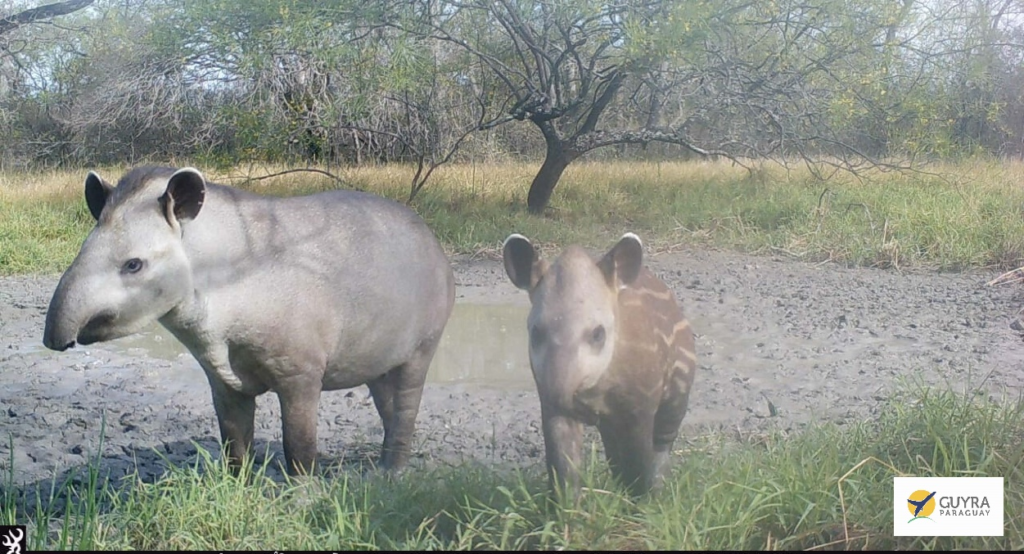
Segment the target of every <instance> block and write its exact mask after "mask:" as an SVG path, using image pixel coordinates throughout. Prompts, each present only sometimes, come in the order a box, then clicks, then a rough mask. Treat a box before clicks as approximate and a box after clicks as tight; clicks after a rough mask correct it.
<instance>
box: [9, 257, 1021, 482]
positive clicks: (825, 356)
mask: <svg viewBox="0 0 1024 554" xmlns="http://www.w3.org/2000/svg"><path fill="white" fill-rule="evenodd" d="M648 265H649V266H650V267H651V268H652V269H653V270H655V271H656V272H657V273H658V274H659V275H661V276H662V277H663V278H664V279H665V280H666V281H667V282H668V283H669V285H670V286H671V287H672V288H673V289H674V290H675V292H676V294H677V295H678V297H679V298H680V300H681V301H682V303H683V306H684V310H685V311H686V313H687V314H688V315H689V316H690V317H691V319H692V320H693V323H694V328H695V331H696V332H697V343H698V355H699V362H700V373H699V374H698V376H697V380H696V383H695V389H694V395H693V397H692V400H691V409H690V412H689V414H688V415H687V417H686V420H685V421H684V423H683V435H684V436H685V435H693V434H697V433H701V432H704V431H706V430H707V429H709V428H727V429H739V430H741V431H742V430H748V431H753V430H758V429H763V428H765V427H766V426H781V427H783V428H798V427H799V426H800V425H802V424H804V423H806V422H808V421H811V420H813V419H820V418H828V419H833V420H849V419H851V418H866V417H870V416H871V413H872V411H873V410H874V409H875V408H876V407H877V405H878V402H879V401H880V400H881V399H884V398H885V397H886V396H887V395H888V394H889V393H890V391H891V390H892V386H893V383H894V379H895V378H897V377H898V376H911V375H913V374H914V372H915V371H920V375H921V377H922V378H923V379H924V380H925V381H926V382H928V383H931V384H940V385H941V384H943V383H944V382H948V383H949V384H950V385H952V386H954V387H956V388H957V389H963V387H964V386H965V384H966V383H968V381H969V382H970V383H971V384H973V385H974V386H978V385H979V384H980V385H981V386H983V387H984V388H986V389H988V390H990V391H992V392H994V393H997V394H998V393H1001V392H1003V391H1007V392H1009V393H1010V394H1014V395H1015V394H1017V392H1018V391H1020V390H1021V385H1022V384H1024V344H1022V341H1021V338H1020V337H1019V336H1018V334H1017V333H1015V332H1013V331H1011V330H1010V329H1009V328H1008V323H1009V321H1010V318H1011V317H1012V316H1013V314H1014V313H1015V312H1016V310H1017V308H1018V307H1019V306H1020V305H1021V304H1024V290H1022V289H1020V288H1018V287H1013V286H998V287H988V286H986V285H985V283H986V282H987V281H988V280H990V279H991V278H993V277H994V276H995V275H996V273H994V272H971V273H966V274H936V273H934V272H927V271H913V272H896V271H882V270H872V269H846V268H841V267H837V266H834V265H831V264H819V265H814V264H806V263H801V262H793V261H788V260H778V259H771V258H764V257H752V256H745V255H739V254H733V253H725V252H716V251H703V250H701V251H684V252H675V253H666V254H660V255H656V256H651V257H649V258H648ZM455 267H456V276H457V280H458V283H459V287H458V295H459V302H471V303H490V304H501V303H509V304H518V305H520V306H522V305H526V304H527V303H528V300H527V298H526V294H525V293H522V292H520V291H518V290H516V289H515V288H514V287H512V285H511V284H509V283H508V281H507V279H506V277H505V273H504V270H503V269H502V267H501V263H500V261H498V260H489V259H477V260H469V259H457V260H456V261H455ZM56 281H57V276H54V275H47V276H29V277H5V278H0V429H2V430H3V433H2V435H3V436H2V439H3V440H2V441H0V470H2V471H3V475H7V473H8V467H9V461H10V460H11V459H12V452H11V447H10V442H9V440H8V436H10V437H11V440H12V441H13V461H14V468H15V469H14V480H15V482H16V484H17V485H19V486H20V487H26V488H34V487H35V486H36V485H38V484H42V485H43V486H44V487H46V488H49V482H50V479H51V478H52V477H53V476H54V475H57V476H58V478H62V477H64V476H66V475H68V474H69V472H70V471H73V470H75V469H78V468H81V467H83V466H84V465H85V464H86V463H87V462H88V460H89V459H90V458H91V457H94V456H95V455H96V453H97V448H98V447H99V441H100V435H101V429H100V427H101V422H102V421H103V420H104V415H105V424H106V427H105V430H104V435H105V438H104V443H103V445H102V451H101V452H100V456H101V469H102V470H103V471H104V473H109V474H110V476H111V477H115V478H116V477H118V476H120V475H123V474H125V473H126V472H128V471H130V470H132V469H133V468H134V467H136V466H137V467H138V468H139V472H140V476H141V477H142V478H143V479H146V480H149V479H154V478H155V477H157V476H158V475H159V474H160V473H161V472H162V471H163V469H164V468H165V467H166V463H172V464H183V463H187V462H189V461H192V460H194V459H195V455H196V450H195V448H194V446H193V442H195V443H198V444H199V445H200V446H201V447H203V448H206V449H211V450H212V449H215V448H216V445H217V437H218V433H217V426H216V419H215V417H214V412H213V407H212V403H211V400H210V394H209V389H208V385H207V382H206V379H205V377H204V376H203V374H202V372H201V370H200V369H199V367H198V364H196V362H195V361H194V360H193V359H192V358H190V357H188V356H178V357H177V358H173V359H171V358H170V357H168V358H167V359H164V358H159V357H150V356H147V355H146V354H145V353H144V352H141V351H138V352H133V351H127V352H126V351H124V350H123V349H120V350H119V349H114V348H110V347H108V346H107V345H102V344H97V345H91V346H89V347H81V346H79V347H76V348H74V349H72V350H69V351H68V352H64V353H56V352H51V351H48V350H45V349H43V347H42V344H41V340H42V331H43V320H44V315H45V310H46V306H47V303H48V302H49V298H50V294H51V293H52V291H53V288H54V287H55V285H56ZM509 332H511V333H523V334H525V323H524V324H522V325H520V326H513V327H512V328H510V330H509ZM523 344H525V342H524V343H523ZM768 401H770V402H771V403H772V404H773V405H774V406H775V407H776V408H777V411H778V415H777V416H775V417H769V407H768V406H769V405H768ZM539 425H540V420H539V405H538V402H537V399H536V394H535V393H534V392H532V391H531V390H529V389H520V390H507V389H506V390H501V389H488V388H482V387H479V386H467V385H459V384H455V385H444V384H431V385H429V386H428V388H427V390H426V391H425V393H424V397H423V402H422V408H421V412H420V416H419V419H418V427H417V434H416V439H417V444H416V449H417V461H418V462H419V463H424V462H425V463H459V462H461V461H469V460H475V461H478V462H481V463H488V464H490V463H497V462H502V463H507V464H510V465H512V466H516V467H527V466H533V465H534V464H542V463H543V439H542V437H541V433H540V427H539ZM319 433H320V452H321V457H322V460H321V463H322V464H328V465H332V464H334V465H337V463H338V462H344V461H347V460H355V461H361V460H365V459H367V457H372V456H373V455H375V454H376V452H377V449H378V448H379V445H380V441H381V439H382V433H383V431H382V428H381V425H380V421H379V419H378V417H377V414H376V411H375V410H374V408H373V404H372V401H371V400H370V399H369V397H368V396H367V389H366V388H365V387H360V388H357V389H353V390H352V391H336V392H330V393H325V394H324V395H323V397H322V402H321V408H320V423H319ZM280 439H281V431H280V419H279V409H278V405H277V401H276V397H274V396H273V395H264V396H263V397H261V398H260V399H259V404H258V409H257V428H256V442H257V444H256V447H257V449H258V450H262V449H264V448H267V447H269V448H270V451H271V452H272V453H274V455H275V456H276V457H275V459H281V458H283V455H282V454H281V442H280Z"/></svg>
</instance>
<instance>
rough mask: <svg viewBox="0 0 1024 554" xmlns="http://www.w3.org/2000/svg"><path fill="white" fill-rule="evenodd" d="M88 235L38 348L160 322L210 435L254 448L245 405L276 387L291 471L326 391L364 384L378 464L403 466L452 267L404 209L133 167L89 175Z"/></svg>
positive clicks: (450, 290)
mask: <svg viewBox="0 0 1024 554" xmlns="http://www.w3.org/2000/svg"><path fill="white" fill-rule="evenodd" d="M85 197H86V201H87V203H88V205H89V209H90V211H91V212H92V214H93V216H94V217H95V218H96V219H97V224H96V227H95V228H93V230H92V231H91V233H90V234H89V236H88V237H87V238H86V239H85V242H84V243H83V244H82V248H81V251H80V252H79V253H78V256H77V257H76V258H75V260H74V262H73V263H72V264H71V266H70V267H69V268H68V269H67V271H66V272H65V273H64V275H63V276H62V277H61V279H60V283H59V284H58V285H57V289H56V291H55V292H54V294H53V298H52V300H51V301H50V307H49V311H48V312H47V315H46V329H45V333H44V337H43V343H44V344H45V345H46V346H47V347H49V348H52V349H55V350H65V349H67V348H69V347H71V346H74V344H75V343H76V342H77V343H80V344H90V343H94V342H98V341H107V340H111V339H115V338H118V337H123V336H126V335H129V334H132V333H135V332H138V331H139V330H141V329H142V328H143V327H145V326H146V325H148V324H150V323H152V322H153V321H159V322H160V324H161V325H163V326H164V327H165V328H167V329H168V330H169V331H170V332H171V333H173V334H174V336H175V337H177V338H178V340H180V341H181V342H182V343H183V344H184V345H185V346H186V347H187V348H188V349H189V351H190V352H192V354H193V355H194V356H195V358H196V359H197V360H198V361H199V363H200V365H201V366H202V367H203V369H204V370H205V372H206V375H207V377H208V379H209V382H210V386H211V388H212V392H213V404H214V409H215V410H216V413H217V419H218V422H219V425H220V433H221V438H222V440H223V441H224V442H225V443H227V444H228V448H229V450H228V453H229V456H230V459H231V461H232V462H233V463H234V464H236V465H237V464H238V463H239V462H240V461H241V457H242V456H243V455H244V454H246V453H248V452H249V451H250V449H251V445H252V439H253V424H254V423H253V419H254V413H255V407H256V403H255V398H256V396H258V395H260V394H263V393H265V392H267V391H274V392H276V393H277V395H278V397H279V400H280V404H281V415H282V420H283V421H282V428H283V438H284V452H285V458H286V461H287V462H288V463H287V469H288V471H289V472H290V473H293V474H294V473H297V472H299V473H306V472H308V471H310V469H311V468H312V464H313V462H314V460H315V458H316V454H317V432H316V425H317V411H318V405H319V399H320V393H321V391H323V390H335V389H344V388H351V387H355V386H358V385H362V384H367V385H368V386H369V388H370V392H371V394H372V395H373V399H374V403H375V404H376V406H377V410H378V412H379V413H380V416H381V419H382V421H383V425H384V444H383V448H382V453H381V464H382V465H383V466H384V467H385V468H399V467H401V466H403V465H404V464H405V463H406V461H407V459H408V456H409V453H410V441H411V439H412V435H413V430H414V427H415V420H416V416H417V414H418V411H419V405H420V398H421V395H422V391H423V384H424V381H425V379H426V374H427V369H428V367H429V365H430V362H431V359H432V358H433V356H434V353H435V351H436V349H437V346H438V342H439V341H440V340H441V335H442V332H443V330H444V327H445V325H446V323H447V321H448V317H449V315H450V314H451V310H452V305H453V303H454V299H455V281H454V276H453V274H452V269H451V265H450V264H449V261H448V259H447V257H446V256H445V254H444V252H443V250H442V249H441V246H440V244H439V243H438V241H437V239H436V237H435V236H434V234H433V233H432V232H431V231H430V229H429V228H428V227H427V225H426V224H425V223H424V222H423V220H422V219H420V218H419V216H417V215H416V214H415V213H414V212H413V211H412V210H410V209H408V208H406V207H405V206H402V205H401V204H399V203H397V202H393V201H390V200H387V199H384V198H381V197H378V196H374V195H372V194H367V193H361V192H355V191H331V192H324V193H320V194H315V195H309V196H297V197H289V198H276V197H269V196H261V195H257V194H254V193H249V192H245V191H242V190H240V189H236V188H231V187H226V186H222V185H216V184H213V183H208V182H206V180H205V178H204V177H203V176H202V175H201V174H200V173H199V172H198V171H196V170H195V169H192V168H184V169H180V170H177V171H175V170H174V169H172V168H162V167H141V168H136V169H134V170H132V171H130V172H129V173H128V174H126V175H125V176H124V177H123V178H122V179H121V180H120V182H119V183H118V186H117V187H116V188H115V187H111V186H110V185H109V184H108V183H106V182H105V181H103V180H102V178H100V177H99V176H98V175H96V174H95V173H93V172H90V173H89V175H88V177H87V178H86V181H85Z"/></svg>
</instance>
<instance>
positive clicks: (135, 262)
mask: <svg viewBox="0 0 1024 554" xmlns="http://www.w3.org/2000/svg"><path fill="white" fill-rule="evenodd" d="M144 265H146V264H145V262H143V261H142V260H140V259H138V258H132V259H130V260H128V261H127V262H125V263H124V265H123V266H121V273H138V272H139V270H141V269H142V266H144Z"/></svg>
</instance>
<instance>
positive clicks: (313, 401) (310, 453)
mask: <svg viewBox="0 0 1024 554" xmlns="http://www.w3.org/2000/svg"><path fill="white" fill-rule="evenodd" d="M320 391H321V383H320V382H319V381H317V380H314V379H302V380H298V379H297V380H294V381H290V382H289V383H288V385H287V387H281V390H278V392H277V396H278V399H279V400H280V402H281V426H282V429H281V434H282V438H283V439H284V457H285V461H286V462H287V470H288V473H289V474H291V475H296V474H298V475H309V474H311V473H312V471H313V464H314V462H315V461H316V453H317V444H316V439H317V433H316V424H317V410H318V408H319V406H320Z"/></svg>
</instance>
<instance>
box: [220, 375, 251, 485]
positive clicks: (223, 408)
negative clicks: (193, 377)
mask: <svg viewBox="0 0 1024 554" xmlns="http://www.w3.org/2000/svg"><path fill="white" fill-rule="evenodd" d="M211 389H212V390H213V409H214V411H216V413H217V424H218V426H219V427H220V439H221V442H222V443H224V444H225V445H226V446H227V454H228V462H229V464H230V465H231V466H232V467H234V468H236V469H237V468H238V467H240V466H241V465H242V458H243V457H244V456H245V455H246V454H250V453H251V451H252V436H253V425H254V422H253V420H254V418H255V416H256V398H255V397H254V396H249V395H247V394H242V393H239V392H235V391H233V390H231V389H229V388H227V387H226V386H224V385H223V384H221V383H219V382H216V381H212V382H211Z"/></svg>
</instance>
